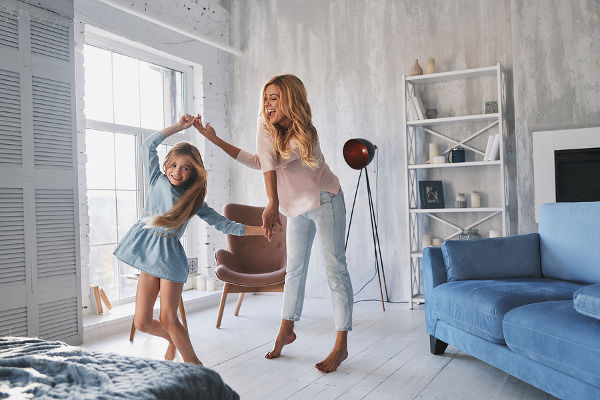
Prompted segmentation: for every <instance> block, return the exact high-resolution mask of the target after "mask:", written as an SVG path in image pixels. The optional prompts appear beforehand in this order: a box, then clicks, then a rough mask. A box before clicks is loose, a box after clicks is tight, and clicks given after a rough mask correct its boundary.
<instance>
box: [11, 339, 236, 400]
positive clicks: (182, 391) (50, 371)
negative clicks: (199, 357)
mask: <svg viewBox="0 0 600 400" xmlns="http://www.w3.org/2000/svg"><path fill="white" fill-rule="evenodd" d="M4 398H11V399H12V398H15V399H30V398H40V399H227V400H229V399H232V400H237V399H239V396H238V394H237V393H236V392H235V391H233V390H232V389H231V388H230V387H229V386H227V385H226V384H225V383H223V380H222V379H221V377H220V376H219V374H218V373H216V372H215V371H213V370H211V369H208V368H204V367H201V366H198V365H193V364H185V363H174V362H171V361H162V360H150V359H146V358H137V357H130V356H124V355H120V354H112V353H101V352H95V351H88V350H85V349H82V348H80V347H73V346H68V345H66V344H64V343H62V342H51V341H45V340H40V339H34V338H19V337H0V399H4Z"/></svg>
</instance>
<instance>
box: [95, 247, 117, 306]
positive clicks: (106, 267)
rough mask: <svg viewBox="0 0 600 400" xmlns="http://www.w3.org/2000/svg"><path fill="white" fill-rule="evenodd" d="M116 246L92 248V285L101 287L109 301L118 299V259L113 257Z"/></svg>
mask: <svg viewBox="0 0 600 400" xmlns="http://www.w3.org/2000/svg"><path fill="white" fill-rule="evenodd" d="M114 250H115V245H114V244H110V245H105V246H91V247H90V283H91V284H93V285H98V286H101V287H102V289H104V291H105V292H106V295H107V296H108V299H109V300H111V301H112V300H114V299H118V298H119V297H118V293H117V285H116V279H115V273H116V271H117V259H116V258H115V256H114V255H113V251H114Z"/></svg>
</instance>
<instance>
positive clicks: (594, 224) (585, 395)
mask: <svg viewBox="0 0 600 400" xmlns="http://www.w3.org/2000/svg"><path fill="white" fill-rule="evenodd" d="M538 230H539V233H533V234H527V235H518V236H510V237H505V238H494V239H478V240H470V241H457V240H449V241H446V242H444V243H443V244H442V247H441V248H435V247H429V248H426V249H425V250H424V251H423V279H424V287H425V318H426V327H427V333H429V335H430V349H431V352H432V353H433V354H443V353H444V351H445V350H446V347H447V346H448V344H450V345H452V346H453V347H455V348H457V349H459V350H462V351H464V352H466V353H468V354H471V355H473V356H474V357H476V358H478V359H480V360H482V361H484V362H486V363H488V364H490V365H493V366H495V367H496V368H499V369H501V370H503V371H505V372H507V373H508V374H510V375H513V376H515V377H517V378H519V379H521V380H523V381H525V382H527V383H529V384H531V385H533V386H536V387H538V388H540V389H542V390H544V391H546V392H548V393H550V394H552V395H554V396H557V397H559V398H563V399H578V400H581V399H600V319H599V318H600V202H589V203H552V204H545V205H543V206H542V207H541V209H540V214H539V229H538Z"/></svg>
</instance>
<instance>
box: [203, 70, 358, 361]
mask: <svg viewBox="0 0 600 400" xmlns="http://www.w3.org/2000/svg"><path fill="white" fill-rule="evenodd" d="M311 119H312V114H311V110H310V105H309V104H308V100H307V97H306V89H305V88H304V85H303V84H302V81H300V79H298V78H297V77H296V76H294V75H278V76H275V77H273V78H271V79H270V80H269V81H268V82H267V83H266V84H265V86H264V87H263V91H262V104H261V110H260V114H259V117H258V132H257V138H256V142H257V150H258V155H256V154H250V153H248V152H246V151H243V150H240V149H239V148H237V147H235V146H233V145H231V144H229V143H227V142H225V141H223V140H222V139H220V138H219V137H217V135H216V133H215V131H214V129H213V128H212V127H211V126H210V125H209V124H207V125H206V127H204V126H203V125H202V120H201V119H200V116H198V117H197V118H196V120H195V123H194V126H195V127H196V129H198V131H199V132H200V133H201V134H202V135H204V136H205V137H206V138H207V139H208V140H210V141H211V142H213V143H214V144H216V145H217V146H218V147H220V148H221V149H222V150H223V151H225V152H226V153H227V154H228V155H229V156H231V157H232V158H234V159H235V160H237V161H238V162H240V163H242V164H244V165H246V166H248V167H250V168H254V169H262V171H263V175H264V180H265V188H266V192H267V197H268V199H269V204H268V205H267V207H266V208H265V211H264V213H263V227H264V228H265V229H266V235H267V238H268V239H269V240H270V239H271V234H272V232H273V229H274V227H275V225H276V224H280V222H279V210H280V209H281V212H282V213H283V214H285V215H286V216H287V217H288V222H287V238H286V240H287V272H286V275H285V287H284V293H283V310H282V315H281V326H280V328H279V333H278V334H277V339H276V340H275V346H274V347H273V350H271V351H270V352H268V353H267V354H266V356H265V357H266V358H276V357H279V355H280V354H281V350H282V348H283V346H285V345H287V344H290V343H292V342H293V341H294V340H295V339H296V334H295V333H294V321H298V320H299V319H300V315H301V314H302V305H303V303H304V291H305V286H306V276H307V273H308V264H309V259H310V253H311V248H312V244H313V240H314V238H315V234H317V240H319V241H320V243H321V248H322V253H323V264H324V266H325V273H326V275H327V279H328V281H329V288H330V289H331V298H332V302H333V312H334V319H335V329H336V339H335V344H334V346H333V350H332V351H331V353H330V354H329V355H328V356H327V357H326V358H325V359H324V360H323V361H321V362H319V363H317V364H315V367H316V368H317V369H319V370H320V371H322V372H331V371H335V370H336V369H337V367H338V366H339V365H340V364H341V363H342V361H344V360H345V359H346V358H347V357H348V331H350V330H351V329H352V304H353V295H352V283H351V282H350V275H349V274H348V269H347V266H346V254H345V250H344V232H345V230H346V208H345V204H344V195H343V193H342V189H341V188H340V183H339V180H338V178H337V177H336V176H335V175H334V174H333V173H332V172H331V170H330V169H329V167H328V166H327V164H326V163H325V158H324V157H323V154H322V153H321V149H320V147H319V140H318V134H317V130H316V129H315V127H314V125H313V124H312V121H311Z"/></svg>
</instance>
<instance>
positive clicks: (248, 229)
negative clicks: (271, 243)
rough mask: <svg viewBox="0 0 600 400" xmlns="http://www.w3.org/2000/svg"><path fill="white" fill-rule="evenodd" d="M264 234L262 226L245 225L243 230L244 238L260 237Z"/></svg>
mask: <svg viewBox="0 0 600 400" xmlns="http://www.w3.org/2000/svg"><path fill="white" fill-rule="evenodd" d="M264 234H265V230H264V229H263V228H262V226H254V225H246V226H245V229H244V236H262V235H264Z"/></svg>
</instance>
